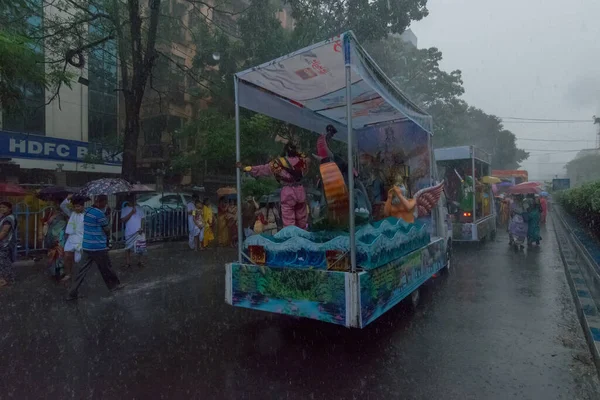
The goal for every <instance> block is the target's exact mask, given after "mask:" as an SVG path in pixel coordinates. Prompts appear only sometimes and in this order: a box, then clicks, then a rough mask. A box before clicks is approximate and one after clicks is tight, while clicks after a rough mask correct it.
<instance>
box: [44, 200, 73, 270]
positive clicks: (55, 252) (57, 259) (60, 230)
mask: <svg viewBox="0 0 600 400" xmlns="http://www.w3.org/2000/svg"><path fill="white" fill-rule="evenodd" d="M42 222H43V223H44V231H45V234H44V246H45V247H46V248H47V249H48V270H49V272H50V275H51V276H52V277H54V278H55V279H56V280H58V281H60V280H61V279H62V278H63V277H64V256H65V250H64V246H65V228H66V227H67V222H68V219H67V216H66V215H65V214H64V213H63V212H62V210H61V209H60V206H58V207H56V208H55V209H53V210H52V211H50V213H49V214H48V215H47V217H46V218H45V220H43V221H42Z"/></svg>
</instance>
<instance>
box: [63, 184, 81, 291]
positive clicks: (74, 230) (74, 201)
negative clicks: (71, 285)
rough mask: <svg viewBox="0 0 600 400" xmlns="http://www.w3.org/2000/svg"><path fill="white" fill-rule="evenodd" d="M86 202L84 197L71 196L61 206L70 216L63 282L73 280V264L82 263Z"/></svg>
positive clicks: (66, 229) (67, 227)
mask: <svg viewBox="0 0 600 400" xmlns="http://www.w3.org/2000/svg"><path fill="white" fill-rule="evenodd" d="M85 200H86V199H85V198H84V197H82V196H72V195H69V196H68V197H67V198H66V199H65V200H64V201H63V202H62V203H61V204H60V208H61V209H62V210H63V212H64V213H65V214H66V215H68V216H69V222H68V223H67V226H66V228H65V234H67V235H68V237H67V240H66V242H65V246H64V250H65V259H64V261H65V276H64V277H63V278H62V281H63V282H64V281H68V280H69V279H71V272H72V270H73V264H74V263H78V262H79V261H81V248H82V244H83V217H84V216H83V212H84V211H85Z"/></svg>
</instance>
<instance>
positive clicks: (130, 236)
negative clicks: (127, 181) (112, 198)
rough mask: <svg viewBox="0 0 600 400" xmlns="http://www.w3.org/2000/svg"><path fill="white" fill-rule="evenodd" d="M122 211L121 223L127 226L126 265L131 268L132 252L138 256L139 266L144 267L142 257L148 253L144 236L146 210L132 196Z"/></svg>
mask: <svg viewBox="0 0 600 400" xmlns="http://www.w3.org/2000/svg"><path fill="white" fill-rule="evenodd" d="M123 205H124V207H123V208H122V209H121V221H122V222H123V223H124V224H125V249H126V250H127V252H126V253H125V264H126V266H127V267H130V266H131V252H132V250H133V251H135V252H136V253H137V255H138V266H139V267H143V266H144V265H143V263H142V256H143V254H145V252H146V237H145V235H144V218H145V216H146V214H145V212H144V209H143V208H142V207H140V206H138V205H137V204H136V202H135V195H132V196H131V197H130V198H129V200H128V201H127V202H125V203H124V204H123Z"/></svg>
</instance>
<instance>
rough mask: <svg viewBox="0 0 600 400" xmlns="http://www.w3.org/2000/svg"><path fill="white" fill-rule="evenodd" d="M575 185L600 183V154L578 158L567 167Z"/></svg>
mask: <svg viewBox="0 0 600 400" xmlns="http://www.w3.org/2000/svg"><path fill="white" fill-rule="evenodd" d="M565 168H566V169H567V175H568V176H569V178H570V179H571V182H572V184H573V185H581V184H583V183H587V182H594V181H600V154H588V155H584V156H582V157H577V158H575V159H573V160H571V161H569V162H568V163H567V165H566V166H565Z"/></svg>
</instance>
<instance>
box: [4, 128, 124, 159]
mask: <svg viewBox="0 0 600 400" xmlns="http://www.w3.org/2000/svg"><path fill="white" fill-rule="evenodd" d="M0 157H5V158H33V159H40V160H57V161H71V162H88V163H98V164H108V165H121V164H122V162H123V153H122V152H121V151H119V152H118V153H117V152H115V151H112V150H110V149H106V148H102V146H101V145H99V144H95V143H87V142H79V141H76V140H66V139H58V138H53V137H46V136H38V135H29V134H24V133H17V132H8V131H0Z"/></svg>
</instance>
